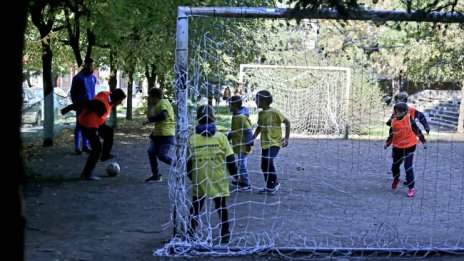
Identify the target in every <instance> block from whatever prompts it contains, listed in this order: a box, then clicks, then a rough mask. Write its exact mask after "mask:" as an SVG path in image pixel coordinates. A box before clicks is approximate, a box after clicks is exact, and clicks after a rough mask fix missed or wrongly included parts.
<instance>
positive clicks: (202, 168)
mask: <svg viewBox="0 0 464 261" xmlns="http://www.w3.org/2000/svg"><path fill="white" fill-rule="evenodd" d="M197 120H198V125H197V126H196V127H195V133H194V134H192V135H191V136H190V137H189V140H188V146H189V151H188V155H189V156H188V160H187V173H188V174H187V175H188V177H189V178H190V180H191V181H192V208H190V218H189V219H190V227H189V231H188V233H189V235H190V236H192V235H193V234H194V232H195V229H196V227H197V225H198V215H199V213H200V210H201V209H202V207H203V204H204V202H205V199H207V198H212V199H213V201H214V205H215V207H216V209H217V211H218V214H219V219H220V220H221V226H220V227H221V235H220V243H228V242H229V239H230V231H229V220H228V219H229V217H228V215H229V214H228V211H227V205H226V197H229V196H230V193H229V178H228V175H227V172H226V170H225V168H224V164H225V165H227V169H228V170H229V173H230V175H232V176H235V175H237V166H236V165H235V157H234V152H233V151H232V148H231V147H230V144H229V142H228V140H227V137H226V135H225V134H223V133H221V132H217V131H216V125H215V123H214V122H215V115H214V110H213V107H211V106H210V105H202V106H200V107H199V108H198V110H197Z"/></svg>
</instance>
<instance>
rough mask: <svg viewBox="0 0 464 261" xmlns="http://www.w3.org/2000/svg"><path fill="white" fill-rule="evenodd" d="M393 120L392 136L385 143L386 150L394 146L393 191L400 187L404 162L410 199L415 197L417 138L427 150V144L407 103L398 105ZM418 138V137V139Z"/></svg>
mask: <svg viewBox="0 0 464 261" xmlns="http://www.w3.org/2000/svg"><path fill="white" fill-rule="evenodd" d="M393 110H394V113H393V116H394V117H393V118H392V121H391V127H390V135H389V136H388V138H387V141H386V142H385V145H384V149H387V148H388V146H390V144H393V152H392V157H393V162H392V168H391V170H392V174H393V182H392V185H391V187H392V189H396V188H397V187H398V183H399V181H400V166H401V164H402V163H403V161H404V170H405V171H406V182H405V183H404V184H405V185H406V186H408V188H409V189H408V193H407V196H408V197H414V195H415V192H414V183H415V182H414V170H413V160H414V151H415V150H416V144H417V137H419V139H420V141H421V142H422V144H424V149H427V142H426V140H425V138H424V135H423V134H422V131H421V130H420V129H419V127H417V124H416V123H415V122H414V120H413V119H412V117H411V115H410V114H409V113H408V106H407V105H406V103H402V102H401V103H397V104H395V107H394V108H393ZM416 136H417V137H416Z"/></svg>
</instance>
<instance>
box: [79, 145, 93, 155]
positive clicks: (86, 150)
mask: <svg viewBox="0 0 464 261" xmlns="http://www.w3.org/2000/svg"><path fill="white" fill-rule="evenodd" d="M82 151H83V152H85V153H88V154H90V152H92V150H91V149H90V148H89V147H87V146H85V147H83V148H82ZM81 153H82V152H81Z"/></svg>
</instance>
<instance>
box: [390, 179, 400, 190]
mask: <svg viewBox="0 0 464 261" xmlns="http://www.w3.org/2000/svg"><path fill="white" fill-rule="evenodd" d="M398 183H400V178H396V179H394V180H393V182H392V189H396V188H397V187H398Z"/></svg>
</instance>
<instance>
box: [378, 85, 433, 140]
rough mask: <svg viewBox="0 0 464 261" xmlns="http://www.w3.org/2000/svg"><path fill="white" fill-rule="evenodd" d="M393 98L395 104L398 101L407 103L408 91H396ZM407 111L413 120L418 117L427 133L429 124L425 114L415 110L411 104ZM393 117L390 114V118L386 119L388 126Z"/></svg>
mask: <svg viewBox="0 0 464 261" xmlns="http://www.w3.org/2000/svg"><path fill="white" fill-rule="evenodd" d="M393 100H394V103H395V104H397V103H400V102H402V103H405V104H407V103H408V93H407V92H400V93H397V94H396V95H395V97H394V98H393ZM408 113H409V115H410V116H411V118H412V119H413V120H416V119H418V120H419V122H420V123H421V124H422V126H423V127H424V130H425V131H426V132H427V134H429V132H430V126H429V123H428V122H427V118H426V117H425V115H424V114H423V113H422V112H421V111H418V110H416V109H415V108H413V107H411V106H408ZM394 117H395V116H394V115H393V114H392V116H391V117H390V119H389V120H388V121H387V125H388V126H391V121H392V119H393V118H394Z"/></svg>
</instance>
